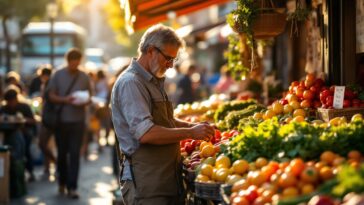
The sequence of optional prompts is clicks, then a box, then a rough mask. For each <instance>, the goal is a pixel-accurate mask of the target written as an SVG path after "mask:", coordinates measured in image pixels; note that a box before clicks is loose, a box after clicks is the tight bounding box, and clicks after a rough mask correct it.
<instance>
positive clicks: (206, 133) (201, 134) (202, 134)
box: [191, 123, 215, 141]
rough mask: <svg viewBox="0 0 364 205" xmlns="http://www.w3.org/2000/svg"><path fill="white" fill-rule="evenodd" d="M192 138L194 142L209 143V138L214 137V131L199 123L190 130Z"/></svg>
mask: <svg viewBox="0 0 364 205" xmlns="http://www.w3.org/2000/svg"><path fill="white" fill-rule="evenodd" d="M191 129H192V136H191V137H192V138H193V139H195V140H205V141H209V140H210V139H211V137H213V136H214V134H215V130H214V128H213V127H212V126H210V125H209V124H208V123H201V124H198V125H195V126H193V127H192V128H191Z"/></svg>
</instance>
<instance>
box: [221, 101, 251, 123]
mask: <svg viewBox="0 0 364 205" xmlns="http://www.w3.org/2000/svg"><path fill="white" fill-rule="evenodd" d="M255 104H257V101H256V100H245V101H232V102H228V103H225V104H223V105H222V106H220V107H219V108H218V109H217V110H216V111H215V114H214V120H215V122H218V121H220V120H223V119H224V118H225V117H226V115H228V114H229V112H231V111H234V110H243V109H245V108H247V107H248V106H249V105H255Z"/></svg>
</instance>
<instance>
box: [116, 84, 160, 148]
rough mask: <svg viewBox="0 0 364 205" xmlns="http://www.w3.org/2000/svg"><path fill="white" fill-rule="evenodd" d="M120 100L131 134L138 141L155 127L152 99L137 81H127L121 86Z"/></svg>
mask: <svg viewBox="0 0 364 205" xmlns="http://www.w3.org/2000/svg"><path fill="white" fill-rule="evenodd" d="M119 92H120V93H119V96H122V97H121V98H120V99H119V100H120V101H119V102H120V107H121V111H122V113H123V115H124V118H125V120H126V122H127V124H128V127H129V132H130V133H131V134H132V136H133V137H134V138H135V139H137V140H138V141H139V140H140V138H141V137H142V136H143V135H144V134H145V133H146V132H148V130H149V129H150V128H152V127H153V125H154V123H153V117H152V114H151V104H150V102H151V97H150V96H149V93H148V91H147V90H146V88H145V87H144V86H143V85H142V83H140V82H138V81H137V80H135V79H130V80H127V81H126V82H123V83H122V85H120V89H119Z"/></svg>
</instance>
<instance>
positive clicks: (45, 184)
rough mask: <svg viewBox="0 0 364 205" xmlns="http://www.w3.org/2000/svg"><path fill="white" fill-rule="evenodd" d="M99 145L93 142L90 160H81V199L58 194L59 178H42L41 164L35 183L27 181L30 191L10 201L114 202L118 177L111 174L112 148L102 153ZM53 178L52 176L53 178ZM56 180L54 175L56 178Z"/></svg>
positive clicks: (17, 204)
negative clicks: (98, 148) (98, 151)
mask: <svg viewBox="0 0 364 205" xmlns="http://www.w3.org/2000/svg"><path fill="white" fill-rule="evenodd" d="M96 148H97V147H96V146H93V144H91V145H90V150H91V152H90V155H89V160H88V161H86V160H85V159H83V158H82V159H81V165H80V168H81V170H80V177H79V183H78V186H79V188H78V191H79V194H80V198H79V199H78V200H72V199H69V198H67V197H65V196H60V195H59V194H58V186H57V183H56V181H52V182H51V181H49V180H46V179H42V167H37V169H36V172H35V173H36V178H37V180H36V181H35V182H31V183H28V186H27V189H28V194H27V195H26V196H25V197H23V198H21V199H16V200H11V203H10V204H11V205H23V204H24V205H28V204H29V205H30V204H36V205H61V204H62V205H64V204H77V205H86V204H87V205H96V204H105V205H108V204H112V198H113V193H112V191H113V189H114V188H115V187H116V180H115V178H114V177H113V175H112V166H111V151H112V147H104V149H103V152H101V154H98V153H97V151H96V150H97V149H96ZM51 179H52V177H51ZM52 180H54V177H53V179H52Z"/></svg>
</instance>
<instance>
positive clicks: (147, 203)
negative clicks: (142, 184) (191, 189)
mask: <svg viewBox="0 0 364 205" xmlns="http://www.w3.org/2000/svg"><path fill="white" fill-rule="evenodd" d="M121 196H122V202H123V205H178V204H180V202H179V201H178V197H153V198H146V199H139V200H136V199H135V187H134V184H133V182H132V181H130V180H127V181H122V182H121Z"/></svg>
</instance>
